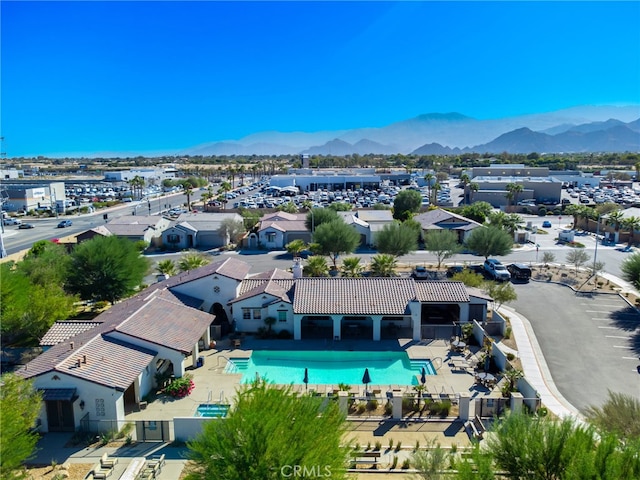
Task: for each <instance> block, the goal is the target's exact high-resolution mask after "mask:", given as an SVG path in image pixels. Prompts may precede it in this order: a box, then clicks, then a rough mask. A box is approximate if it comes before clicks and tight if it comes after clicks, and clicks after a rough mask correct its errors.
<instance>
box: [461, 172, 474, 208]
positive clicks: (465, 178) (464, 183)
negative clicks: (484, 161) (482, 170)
mask: <svg viewBox="0 0 640 480" xmlns="http://www.w3.org/2000/svg"><path fill="white" fill-rule="evenodd" d="M460 183H462V187H463V188H464V194H463V195H464V196H463V200H464V202H463V203H465V204H466V203H469V192H468V191H467V187H468V186H469V184H470V183H471V178H470V177H469V175H467V174H466V173H463V174H462V175H460Z"/></svg>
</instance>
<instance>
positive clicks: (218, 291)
mask: <svg viewBox="0 0 640 480" xmlns="http://www.w3.org/2000/svg"><path fill="white" fill-rule="evenodd" d="M213 291H214V293H220V287H219V286H217V285H216V286H215V287H213Z"/></svg>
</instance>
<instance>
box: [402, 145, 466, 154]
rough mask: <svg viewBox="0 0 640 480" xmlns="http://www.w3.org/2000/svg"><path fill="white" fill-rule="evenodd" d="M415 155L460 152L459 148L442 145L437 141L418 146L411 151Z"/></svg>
mask: <svg viewBox="0 0 640 480" xmlns="http://www.w3.org/2000/svg"><path fill="white" fill-rule="evenodd" d="M411 153H414V154H416V155H457V154H459V153H460V149H459V148H458V147H456V148H449V147H443V146H442V145H440V144H439V143H428V144H427V145H423V146H421V147H420V148H417V149H415V150H414V151H413V152H411Z"/></svg>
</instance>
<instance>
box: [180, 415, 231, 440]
mask: <svg viewBox="0 0 640 480" xmlns="http://www.w3.org/2000/svg"><path fill="white" fill-rule="evenodd" d="M218 420H220V419H219V418H215V417H214V418H207V417H175V418H174V419H173V437H174V440H177V441H180V442H188V441H189V440H193V439H194V438H195V437H197V436H198V435H199V434H200V433H201V432H202V428H203V427H204V423H205V422H207V421H214V422H215V421H218Z"/></svg>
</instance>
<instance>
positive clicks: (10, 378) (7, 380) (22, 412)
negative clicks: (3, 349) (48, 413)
mask: <svg viewBox="0 0 640 480" xmlns="http://www.w3.org/2000/svg"><path fill="white" fill-rule="evenodd" d="M41 407H42V396H41V394H40V392H38V391H37V390H36V389H35V388H33V383H32V382H31V381H29V380H24V379H23V378H20V377H18V376H17V375H15V374H13V373H5V374H4V375H2V377H0V412H2V414H1V415H0V478H2V479H3V480H4V479H17V478H25V477H26V475H25V474H24V473H22V472H21V470H22V467H23V463H24V462H25V461H26V460H28V459H30V458H31V457H32V456H33V454H34V452H35V449H36V443H37V442H38V439H39V436H38V434H37V433H36V432H35V431H34V429H33V427H34V426H35V424H36V419H37V418H38V414H39V413H40V408H41Z"/></svg>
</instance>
